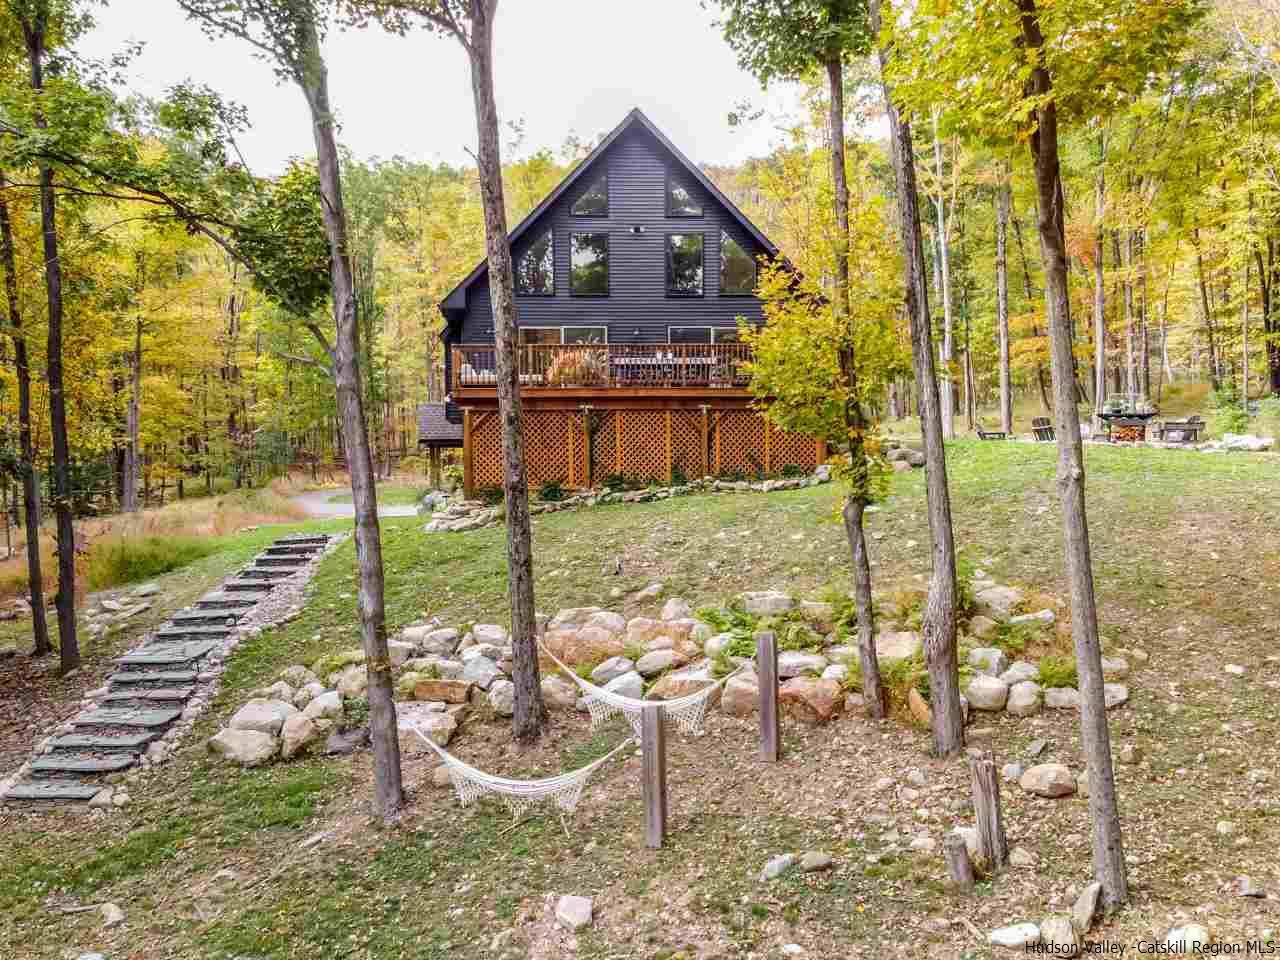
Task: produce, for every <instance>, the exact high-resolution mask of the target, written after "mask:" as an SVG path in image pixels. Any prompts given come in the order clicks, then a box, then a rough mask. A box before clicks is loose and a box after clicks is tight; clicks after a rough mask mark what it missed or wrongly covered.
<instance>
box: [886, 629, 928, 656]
mask: <svg viewBox="0 0 1280 960" xmlns="http://www.w3.org/2000/svg"><path fill="white" fill-rule="evenodd" d="M921 649H923V647H922V645H921V641H920V634H918V633H912V632H911V631H909V630H907V631H903V632H901V633H882V634H880V635H879V636H878V637H876V659H877V660H881V661H884V660H910V659H911V658H912V657H917V656H919V655H920V651H921Z"/></svg>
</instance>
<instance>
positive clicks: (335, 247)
mask: <svg viewBox="0 0 1280 960" xmlns="http://www.w3.org/2000/svg"><path fill="white" fill-rule="evenodd" d="M297 33H298V36H297V40H298V49H299V51H300V56H301V59H302V63H303V71H302V76H301V78H300V79H301V86H302V88H303V93H304V94H305V95H306V98H307V105H308V106H309V107H310V109H311V123H312V132H313V134H314V136H315V145H316V167H317V171H318V173H319V178H320V195H321V207H322V210H323V214H324V228H325V235H326V237H327V239H328V241H329V250H330V280H331V283H332V287H333V317H334V321H335V325H336V335H335V340H334V344H333V347H332V348H331V349H330V351H329V354H330V359H331V362H332V364H333V375H334V381H335V386H336V392H337V404H338V416H339V419H340V422H341V428H342V439H343V446H344V447H345V449H346V455H347V470H348V471H349V473H350V476H351V499H352V503H353V504H354V506H355V539H356V563H357V566H358V568H359V580H360V587H359V594H358V597H359V602H358V608H359V614H360V637H361V641H362V642H363V644H364V653H365V663H366V666H367V669H368V674H369V690H368V700H369V736H370V739H371V740H372V742H373V775H374V806H375V808H376V810H377V812H378V813H379V814H380V815H381V817H382V819H383V820H384V821H386V822H390V821H393V820H395V819H396V818H397V817H398V816H399V814H400V810H401V807H402V805H403V803H404V790H403V786H402V781H401V772H400V739H399V735H398V734H397V731H396V708H395V703H394V701H393V698H392V695H393V689H392V683H391V658H390V655H389V654H388V652H387V622H386V612H385V608H384V606H383V591H384V581H383V570H382V536H381V531H380V528H379V526H378V499H377V491H376V489H375V486H374V476H373V461H372V459H371V457H370V454H369V436H368V433H367V432H366V429H365V416H364V404H363V393H362V391H361V388H360V364H359V359H358V358H359V356H360V342H359V339H360V333H359V330H360V328H359V318H358V317H357V316H356V300H355V288H354V282H353V279H352V275H351V259H350V256H349V254H348V249H349V247H348V243H347V217H346V211H345V209H344V207H343V201H342V177H341V172H340V169H339V165H338V146H337V142H336V141H335V139H334V133H333V111H332V108H331V107H330V104H329V82H328V71H327V68H326V67H325V63H324V60H323V58H322V56H321V53H320V42H319V37H318V36H317V34H316V25H315V23H314V22H312V21H310V20H308V19H306V17H305V16H304V17H300V19H299V22H298V24H297Z"/></svg>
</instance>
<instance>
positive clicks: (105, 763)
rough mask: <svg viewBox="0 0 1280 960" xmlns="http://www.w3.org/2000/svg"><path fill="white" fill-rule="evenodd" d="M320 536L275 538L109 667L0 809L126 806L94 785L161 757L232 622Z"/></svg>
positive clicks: (296, 570)
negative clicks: (106, 675)
mask: <svg viewBox="0 0 1280 960" xmlns="http://www.w3.org/2000/svg"><path fill="white" fill-rule="evenodd" d="M330 540H331V538H330V537H329V536H328V535H326V534H313V535H309V534H299V535H296V536H291V537H284V538H281V539H280V540H277V541H275V542H274V543H272V544H271V545H270V546H269V547H267V548H266V550H265V551H264V552H263V553H261V554H259V555H258V556H257V557H255V558H254V561H253V563H252V564H251V565H250V566H248V567H246V568H245V569H243V570H241V571H240V572H239V573H237V574H235V575H234V576H232V577H230V578H228V579H227V580H226V581H225V582H224V583H223V585H222V589H221V590H217V591H215V592H213V593H209V594H206V595H205V596H203V597H201V598H200V599H199V600H198V601H196V604H195V606H193V607H189V608H187V609H185V610H181V611H179V612H177V613H175V614H174V615H173V616H172V617H171V618H170V619H169V620H168V621H166V622H165V623H164V624H163V625H162V626H161V627H160V628H159V629H158V630H156V631H155V632H154V633H152V634H151V635H150V636H149V637H148V638H147V639H146V640H144V641H143V643H142V644H141V645H140V646H138V647H135V648H134V649H133V650H131V651H130V652H129V653H127V654H125V655H124V656H123V657H121V658H120V659H119V660H118V661H116V663H117V671H116V672H115V673H114V674H112V675H111V677H110V678H109V679H108V681H107V686H106V687H104V688H101V689H99V690H96V691H91V692H90V693H89V694H88V696H89V697H90V701H88V702H89V703H91V706H88V708H87V709H85V710H84V711H83V712H82V713H80V714H79V715H78V716H76V717H74V718H72V720H71V721H70V722H69V723H68V724H66V725H65V726H64V727H62V728H61V732H60V733H59V734H57V735H55V736H53V737H51V738H50V739H49V740H48V741H46V742H45V743H43V744H42V745H41V746H40V747H39V748H38V750H37V753H36V757H35V759H33V760H32V761H30V762H29V763H27V764H26V765H24V767H23V768H22V769H20V770H19V771H18V774H17V776H16V777H15V778H14V779H13V780H12V781H11V785H10V786H9V788H8V789H7V790H5V791H4V792H3V794H2V799H3V801H4V803H5V804H7V805H9V806H12V807H19V808H21V807H27V808H41V807H47V806H54V805H63V804H86V803H87V804H88V805H89V806H91V807H94V806H108V805H111V804H112V803H114V804H115V805H117V806H119V805H122V802H126V801H127V793H126V792H125V791H122V790H119V791H113V790H112V789H111V788H110V787H108V786H107V785H106V784H105V783H104V782H102V781H103V780H104V779H105V778H108V777H111V778H112V779H113V780H118V779H119V778H118V776H116V777H112V775H113V774H116V775H118V774H121V773H123V772H124V771H125V770H128V769H129V768H130V767H133V766H135V765H137V764H139V763H148V762H158V761H160V760H162V759H164V757H165V756H166V755H167V754H168V753H169V750H170V746H169V741H172V740H173V739H176V737H177V736H178V734H179V733H180V732H181V731H180V730H179V729H176V728H175V723H176V722H177V721H179V719H180V718H181V719H183V720H186V721H188V722H189V721H191V720H193V719H194V717H195V715H196V714H197V713H199V709H200V707H202V706H203V704H204V702H205V701H206V699H207V696H208V691H209V690H210V688H211V687H212V685H213V684H214V683H215V682H216V680H217V678H218V675H219V674H220V673H221V670H220V669H219V667H220V665H221V661H222V659H223V657H224V656H225V654H226V653H227V652H229V650H230V648H231V647H233V646H234V643H235V641H236V639H237V624H240V623H241V622H242V621H243V620H245V619H246V618H247V617H249V615H250V614H251V613H252V612H253V611H254V608H256V607H258V605H259V604H260V603H262V601H264V600H266V599H267V598H268V596H269V595H270V594H271V592H272V590H274V589H275V588H276V587H277V586H279V585H280V584H281V583H282V582H283V581H284V580H286V579H288V578H290V577H292V576H294V575H295V574H306V573H308V572H309V566H310V563H311V561H312V559H314V558H316V557H317V555H318V554H319V553H320V552H322V551H323V550H324V549H325V547H326V546H327V545H328V544H329V543H330ZM113 793H114V794H115V795H114V796H113ZM120 796H123V797H125V798H126V801H122V800H120V799H119V798H120Z"/></svg>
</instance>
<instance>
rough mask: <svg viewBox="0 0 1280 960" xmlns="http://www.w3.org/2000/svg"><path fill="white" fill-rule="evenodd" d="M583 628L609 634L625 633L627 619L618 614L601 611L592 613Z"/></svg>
mask: <svg viewBox="0 0 1280 960" xmlns="http://www.w3.org/2000/svg"><path fill="white" fill-rule="evenodd" d="M583 626H584V627H596V628H597V629H600V630H606V631H608V632H609V633H626V631H627V618H626V617H624V616H623V615H622V614H620V613H613V612H611V611H609V610H601V611H599V612H598V613H593V614H592V615H591V616H590V617H588V618H587V622H586V623H584V624H583Z"/></svg>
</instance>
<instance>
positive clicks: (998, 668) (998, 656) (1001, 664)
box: [969, 647, 1009, 677]
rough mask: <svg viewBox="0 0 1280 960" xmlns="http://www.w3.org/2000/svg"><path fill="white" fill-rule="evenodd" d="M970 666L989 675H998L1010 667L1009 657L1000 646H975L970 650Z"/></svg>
mask: <svg viewBox="0 0 1280 960" xmlns="http://www.w3.org/2000/svg"><path fill="white" fill-rule="evenodd" d="M969 666H971V667H973V668H974V669H975V670H977V671H978V672H979V673H985V674H986V675H987V676H989V677H998V676H1000V674H1002V673H1003V672H1004V671H1005V670H1006V669H1008V667H1009V658H1008V657H1006V656H1005V655H1004V651H1003V650H1001V649H1000V648H999V647H974V648H973V649H972V650H970V651H969Z"/></svg>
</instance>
